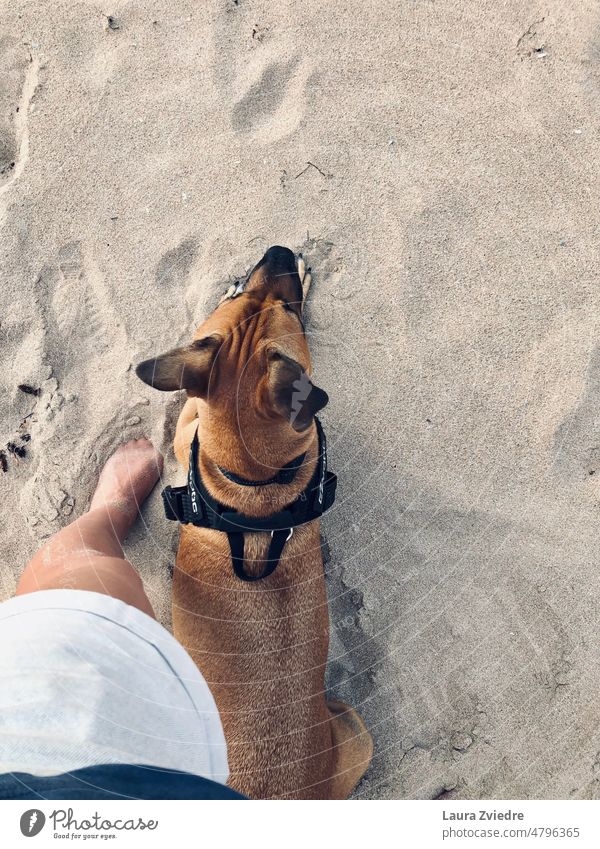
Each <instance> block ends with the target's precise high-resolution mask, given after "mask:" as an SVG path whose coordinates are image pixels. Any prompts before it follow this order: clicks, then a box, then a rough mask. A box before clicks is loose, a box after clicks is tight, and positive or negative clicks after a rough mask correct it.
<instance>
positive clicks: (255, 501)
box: [198, 419, 319, 517]
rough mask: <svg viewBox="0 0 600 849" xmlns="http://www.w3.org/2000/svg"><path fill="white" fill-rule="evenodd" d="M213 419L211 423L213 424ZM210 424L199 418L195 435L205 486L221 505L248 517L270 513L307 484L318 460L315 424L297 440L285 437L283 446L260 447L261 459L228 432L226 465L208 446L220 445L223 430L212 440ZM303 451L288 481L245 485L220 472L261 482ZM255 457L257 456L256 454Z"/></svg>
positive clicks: (292, 498) (289, 500) (293, 497)
mask: <svg viewBox="0 0 600 849" xmlns="http://www.w3.org/2000/svg"><path fill="white" fill-rule="evenodd" d="M214 425H215V422H214V421H213V422H212V426H213V427H214ZM210 430H211V427H210V424H209V423H207V422H206V421H204V422H203V421H202V419H201V420H200V423H199V428H198V434H199V439H200V456H199V471H200V474H201V476H202V480H203V482H204V485H205V486H206V488H207V489H208V491H209V492H210V494H211V495H212V496H213V498H216V499H217V501H219V502H220V503H221V504H225V505H227V506H228V507H231V508H232V509H234V510H237V511H238V512H240V513H244V514H246V515H248V516H260V517H264V516H269V515H271V514H273V513H277V512H278V511H280V510H282V509H283V507H285V506H286V505H287V504H289V503H290V502H292V501H294V500H295V499H296V498H297V497H298V496H299V495H300V494H301V493H302V492H303V490H304V489H305V488H306V487H307V486H308V483H309V481H310V479H311V477H312V475H313V473H314V471H315V467H316V464H317V459H318V451H319V440H318V436H317V429H316V425H315V424H314V422H313V424H312V425H311V426H310V427H309V428H308V429H307V431H306V432H305V433H303V434H298V439H297V440H293V442H292V441H290V440H286V445H285V446H282V445H281V444H280V445H277V442H276V441H275V440H272V441H271V442H270V443H269V442H268V441H267V442H266V444H262V445H261V446H260V449H261V450H260V455H259V456H261V458H262V459H263V462H257V461H256V460H255V459H253V455H252V453H251V451H252V449H251V447H250V446H249V445H248V444H247V443H244V442H243V441H242V440H241V438H240V437H239V435H238V437H237V442H234V439H233V438H232V437H233V435H232V434H231V433H230V434H229V438H228V439H227V440H226V442H227V450H226V455H227V457H228V459H227V462H226V464H225V463H224V462H219V461H220V459H221V458H220V457H219V455H218V452H215V454H216V455H217V456H215V454H213V452H212V451H211V448H212V447H213V446H214V445H215V444H218V445H220V446H222V445H223V442H224V440H223V431H222V430H220V433H219V434H218V437H217V438H218V443H217V439H214V440H213V439H211V433H210ZM269 448H270V449H271V452H272V453H271V457H272V459H267V458H268V450H269ZM302 454H304V458H303V459H302V463H301V464H300V465H299V467H298V469H297V471H296V473H295V475H294V477H293V480H292V481H290V482H289V483H285V484H282V483H272V484H267V485H262V486H261V485H260V483H258V484H257V485H256V486H248V485H242V484H239V483H236V482H235V481H233V480H231V479H229V478H228V477H227V476H226V475H224V474H223V471H222V469H223V468H225V469H226V470H227V471H228V472H232V473H233V474H234V475H236V476H239V477H241V478H244V479H246V480H247V481H258V482H259V481H262V480H267V479H269V478H272V477H273V476H274V475H275V474H276V472H278V471H279V469H281V468H282V467H283V466H285V465H286V464H287V463H289V462H290V461H291V460H292V459H294V458H295V457H299V456H300V455H302ZM255 456H256V455H255Z"/></svg>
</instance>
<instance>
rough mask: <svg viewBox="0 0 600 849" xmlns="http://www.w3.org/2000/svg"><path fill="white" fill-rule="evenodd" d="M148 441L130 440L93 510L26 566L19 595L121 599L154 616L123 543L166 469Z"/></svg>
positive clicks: (106, 471)
mask: <svg viewBox="0 0 600 849" xmlns="http://www.w3.org/2000/svg"><path fill="white" fill-rule="evenodd" d="M162 465H163V458H162V456H161V454H160V453H159V452H158V451H157V450H156V449H155V448H154V446H153V445H152V443H151V442H149V440H147V439H137V440H132V441H131V442H126V443H125V444H124V445H121V446H120V448H118V449H117V451H116V452H115V453H114V454H113V455H112V457H111V458H110V459H109V460H108V462H107V463H106V465H105V466H104V468H103V470H102V473H101V474H100V480H99V481H98V486H97V487H96V492H95V493H94V497H93V498H92V503H91V505H90V509H89V510H88V512H87V513H84V515H83V516H81V517H80V518H79V519H76V520H75V521H74V522H72V523H71V524H70V525H67V527H66V528H63V529H62V531H59V533H57V534H56V535H55V536H53V537H52V538H51V539H50V540H49V541H48V542H47V543H46V545H44V546H43V547H42V548H41V549H40V550H39V551H38V552H37V553H36V554H35V555H34V556H33V559H32V560H31V562H30V563H29V564H28V565H27V566H26V568H25V571H24V572H23V574H22V575H21V579H20V581H19V584H18V586H17V595H22V594H24V593H31V592H35V591H36V590H50V589H74V590H90V591H92V592H97V593H104V594H105V595H110V596H113V597H114V598H119V599H121V600H122V601H125V602H127V604H131V605H132V606H133V607H137V608H139V609H140V610H143V611H144V613H148V614H149V615H150V616H154V611H153V610H152V605H151V604H150V601H149V599H148V596H147V595H146V593H145V592H144V588H143V585H142V581H141V579H140V576H139V575H138V573H137V572H136V570H135V569H134V567H133V566H132V565H131V563H129V562H128V561H127V560H125V558H124V555H123V549H122V548H121V543H122V542H123V540H124V539H125V537H126V536H127V533H128V532H129V530H130V528H131V526H132V525H133V523H134V522H135V520H136V517H137V515H138V512H139V508H140V506H141V505H142V504H143V502H144V501H145V500H146V498H147V497H148V495H149V494H150V492H151V491H152V489H153V487H154V485H155V483H156V481H157V480H158V478H159V476H160V473H161V471H162Z"/></svg>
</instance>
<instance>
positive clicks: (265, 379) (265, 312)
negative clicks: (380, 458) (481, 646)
mask: <svg viewBox="0 0 600 849" xmlns="http://www.w3.org/2000/svg"><path fill="white" fill-rule="evenodd" d="M300 275H301V276H300ZM309 284H310V275H305V273H304V264H303V262H302V261H301V260H299V262H298V268H297V267H296V260H295V257H294V255H293V253H292V252H291V251H289V250H288V249H287V248H280V247H274V248H271V249H270V250H269V251H267V253H266V254H265V256H264V257H263V259H262V260H261V262H260V263H259V264H258V265H257V266H256V267H255V268H254V269H253V271H252V273H251V274H250V277H249V279H248V282H247V284H246V285H245V287H239V288H238V289H235V287H232V290H230V292H229V293H228V294H227V295H226V296H225V299H224V300H223V301H222V302H221V305H220V306H219V307H218V308H217V309H216V310H215V312H214V313H213V314H212V315H211V316H210V317H209V318H208V320H207V321H205V322H204V324H203V325H202V326H201V327H200V328H199V330H198V331H197V332H196V335H195V339H194V341H193V342H192V343H191V344H190V345H187V346H185V347H183V348H177V349H175V350H173V351H169V352H168V353H166V354H164V355H162V356H159V357H157V358H156V359H152V360H147V361H146V362H144V363H142V364H141V365H140V366H138V369H137V373H138V375H139V376H140V377H141V379H142V380H144V381H145V382H146V383H149V384H150V385H151V386H154V387H156V388H157V389H162V390H167V391H171V390H176V389H180V388H184V389H186V390H187V393H188V396H189V397H188V400H187V402H186V404H185V406H184V408H183V410H182V412H181V415H180V417H179V421H178V423H177V432H176V436H175V446H174V447H175V454H176V456H177V458H178V460H179V462H180V463H181V464H182V465H183V466H184V467H186V468H187V466H188V462H189V460H188V458H189V450H190V444H191V442H192V440H193V438H194V434H195V433H196V430H198V436H199V441H200V454H199V472H200V474H201V478H202V481H203V483H204V486H205V487H206V489H207V490H208V492H209V493H210V495H211V496H212V497H213V498H215V499H217V501H218V502H220V503H221V504H224V505H227V506H228V507H230V508H233V509H235V510H237V511H239V512H240V513H244V514H245V515H247V516H253V517H266V516H270V515H271V514H274V513H277V512H278V511H280V510H282V509H283V508H284V507H285V506H286V505H288V504H290V503H291V502H293V501H294V500H295V499H297V497H298V496H299V495H300V494H301V493H302V492H303V490H304V489H305V488H306V487H307V484H308V483H309V482H310V481H311V478H312V476H313V472H314V471H315V468H316V466H317V460H318V453H319V443H318V438H317V432H316V425H315V419H314V416H315V413H316V412H317V411H318V410H319V409H321V408H322V407H324V406H325V404H326V403H327V400H328V399H327V395H326V394H325V392H323V391H322V390H321V389H319V388H318V387H316V386H314V385H313V384H312V382H311V381H310V378H309V374H310V371H311V362H310V355H309V351H308V346H307V343H306V338H305V334H304V326H303V324H302V319H301V315H302V305H303V301H304V298H305V296H306V294H307V291H308V286H309ZM238 295H239V296H238ZM302 454H304V455H305V456H304V458H303V462H302V465H301V466H300V467H299V469H298V471H297V473H296V474H295V477H294V478H293V480H292V482H291V483H285V484H282V483H278V482H277V483H271V484H266V485H252V486H248V485H240V484H238V483H236V482H234V481H232V480H230V479H229V478H228V477H226V476H225V474H223V472H222V471H221V470H227V471H228V472H230V473H233V476H234V477H235V476H239V477H241V478H243V479H247V480H249V481H259V482H260V481H264V480H267V479H269V478H271V477H272V476H273V475H274V473H275V472H276V471H277V470H279V469H281V468H282V467H284V466H285V465H286V464H288V463H289V462H290V461H292V460H293V459H294V458H297V457H298V456H299V455H302ZM243 540H244V548H243V552H244V559H243V564H244V569H245V571H246V572H247V573H248V574H249V575H251V576H252V575H257V574H260V573H261V572H262V571H263V568H264V563H265V559H266V557H267V552H268V550H269V544H270V540H271V535H270V534H269V533H268V532H264V531H263V532H257V533H246V534H244V538H243ZM261 561H262V562H261ZM173 629H174V634H175V636H176V637H177V639H178V640H179V641H180V642H181V643H182V644H183V645H184V646H185V648H186V649H187V650H188V652H189V653H190V654H191V656H192V657H193V658H194V660H195V662H196V663H197V665H198V666H199V668H200V670H201V671H202V673H203V675H204V677H205V678H206V680H207V682H208V684H209V686H210V688H211V690H212V692H213V695H214V697H215V700H216V702H217V705H218V708H219V712H220V714H221V718H222V721H223V725H224V728H225V737H226V740H227V746H228V754H229V763H230V769H231V775H230V781H229V783H230V784H231V786H232V787H234V788H235V789H236V790H239V791H241V792H242V793H245V794H247V795H248V796H250V797H252V798H274V797H283V798H299V799H340V798H346V797H347V796H348V795H349V794H350V793H351V791H352V789H353V788H354V787H355V785H356V783H357V782H358V780H359V779H360V778H361V776H362V775H363V774H364V772H365V771H366V769H367V767H368V764H369V762H370V759H371V755H372V742H371V738H370V736H369V734H368V732H367V730H366V728H365V726H364V724H363V722H362V720H361V719H360V717H359V716H358V714H357V713H356V712H355V711H354V710H353V709H352V708H350V707H348V706H347V705H344V704H342V703H340V702H329V703H328V702H327V701H326V700H325V684H324V675H325V664H326V660H327V649H328V641H329V633H328V632H329V616H328V609H327V596H326V591H325V579H324V574H323V561H322V556H321V547H320V536H319V521H318V520H315V521H312V522H309V523H308V524H304V525H301V526H300V527H297V528H295V530H294V534H293V536H292V537H291V538H290V539H289V541H287V542H286V544H285V547H284V549H283V554H282V556H281V559H280V560H279V563H278V565H277V568H276V569H275V571H274V572H273V573H272V574H271V575H270V576H269V577H266V578H264V579H262V580H257V581H256V582H253V583H248V582H244V581H241V580H240V579H239V578H238V577H236V575H235V574H234V572H233V569H232V552H231V550H230V547H229V543H228V537H227V534H226V533H223V532H221V531H216V530H212V529H209V528H199V527H195V526H193V525H189V524H187V525H183V526H182V528H181V537H180V543H179V551H178V554H177V565H176V569H175V573H174V576H173Z"/></svg>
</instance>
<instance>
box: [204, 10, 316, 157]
mask: <svg viewBox="0 0 600 849" xmlns="http://www.w3.org/2000/svg"><path fill="white" fill-rule="evenodd" d="M254 14H255V12H254V11H253V10H252V9H251V8H249V7H242V6H241V5H240V6H235V7H232V6H230V7H227V8H226V9H224V10H223V12H222V13H221V15H218V16H217V17H216V19H215V21H214V23H213V48H214V51H215V53H219V54H220V55H221V56H222V53H223V45H228V47H229V50H230V59H229V61H225V62H223V61H219V62H217V63H215V69H216V70H215V74H216V75H217V76H216V79H215V84H216V87H217V88H218V89H219V90H220V92H221V94H222V102H223V103H225V104H227V103H231V104H232V106H231V119H230V120H231V127H232V129H233V131H234V132H235V133H236V134H241V135H249V136H250V137H251V139H252V141H253V142H258V143H259V144H268V143H270V142H275V141H278V140H279V139H282V138H286V137H287V136H290V135H292V134H293V133H294V132H295V131H296V129H297V128H298V125H299V124H300V122H301V120H302V118H303V116H304V113H305V110H306V92H307V85H308V81H309V79H310V76H311V73H312V62H311V60H310V59H309V58H308V57H307V56H306V55H305V54H303V53H301V52H300V51H299V49H298V44H297V43H296V42H295V41H294V40H293V39H292V38H291V36H290V35H289V33H283V32H279V31H278V30H277V28H276V27H274V26H271V22H268V21H263V22H260V23H259V24H257V22H256V20H255V18H254ZM259 36H260V37H259ZM267 36H268V37H267ZM244 47H245V48H246V50H245V51H244ZM226 49H227V48H226Z"/></svg>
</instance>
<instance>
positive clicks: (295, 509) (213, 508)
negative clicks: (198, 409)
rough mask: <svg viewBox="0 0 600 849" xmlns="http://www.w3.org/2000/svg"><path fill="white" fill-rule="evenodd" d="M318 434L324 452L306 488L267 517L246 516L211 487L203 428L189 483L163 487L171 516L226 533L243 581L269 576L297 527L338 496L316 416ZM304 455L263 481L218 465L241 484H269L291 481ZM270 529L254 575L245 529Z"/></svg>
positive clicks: (195, 447) (195, 445) (193, 453)
mask: <svg viewBox="0 0 600 849" xmlns="http://www.w3.org/2000/svg"><path fill="white" fill-rule="evenodd" d="M315 423H316V425H317V435H318V439H319V456H318V460H317V466H316V468H315V471H314V474H313V476H312V478H311V479H310V481H309V482H308V485H307V487H306V489H304V490H303V491H302V492H301V493H300V495H299V496H298V497H297V498H296V499H295V501H292V502H291V504H288V505H287V506H286V507H285V509H284V510H280V511H279V513H273V514H272V515H271V516H266V517H265V518H263V519H257V518H252V517H251V516H245V515H244V514H243V513H238V512H237V511H235V510H232V509H231V508H230V507H226V506H225V505H224V504H221V503H220V502H219V501H217V500H216V499H215V498H213V497H212V495H211V494H210V493H209V491H208V490H207V489H206V487H205V485H204V482H203V480H202V476H201V475H200V469H199V466H198V454H199V449H200V443H199V440H198V431H197V430H196V433H195V434H194V438H193V440H192V444H191V446H190V465H189V470H188V480H187V485H186V486H167V487H165V489H163V491H162V497H163V503H164V507H165V514H166V516H167V519H173V520H176V521H178V522H181V523H182V524H183V525H188V524H189V525H196V527H198V528H212V530H215V531H222V532H223V533H226V534H227V538H228V540H229V548H230V549H231V561H232V563H233V571H234V572H235V574H236V575H237V577H238V578H240V580H242V581H259V580H261V579H262V578H267V577H268V576H269V575H271V574H272V573H273V572H274V571H275V569H276V568H277V564H278V563H279V560H280V558H281V555H282V553H283V549H284V547H285V544H286V542H287V541H288V540H289V539H290V538H291V536H292V534H293V533H294V528H296V527H298V525H304V524H306V523H307V522H312V521H313V519H318V518H319V516H321V515H322V514H323V513H324V512H325V511H326V510H328V509H329V508H330V507H331V505H332V504H333V502H334V501H335V488H336V485H337V477H336V476H335V475H334V474H333V472H330V471H328V469H327V442H326V440H325V434H324V433H323V428H322V427H321V422H320V421H319V420H318V419H317V418H316V417H315ZM304 457H305V455H304V454H301V455H300V456H299V457H296V458H295V459H294V460H292V461H291V462H290V463H287V464H286V465H285V466H283V468H281V469H280V470H279V471H278V472H277V474H276V475H274V477H272V478H268V480H264V481H249V480H247V479H246V478H241V477H239V476H238V475H234V474H233V473H232V472H227V471H224V470H223V469H219V470H220V471H221V472H222V473H223V474H224V475H225V477H226V478H228V479H229V480H231V481H233V482H234V483H237V484H240V485H241V486H267V485H268V484H272V483H278V484H287V483H291V482H292V481H293V479H294V477H295V476H296V472H297V471H298V469H299V468H300V466H301V465H302V462H303V460H304ZM260 531H270V532H271V544H270V546H269V551H268V554H267V560H266V565H265V568H264V570H263V571H262V572H261V573H260V575H249V574H248V573H247V572H246V571H245V570H244V534H245V533H248V532H260Z"/></svg>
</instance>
